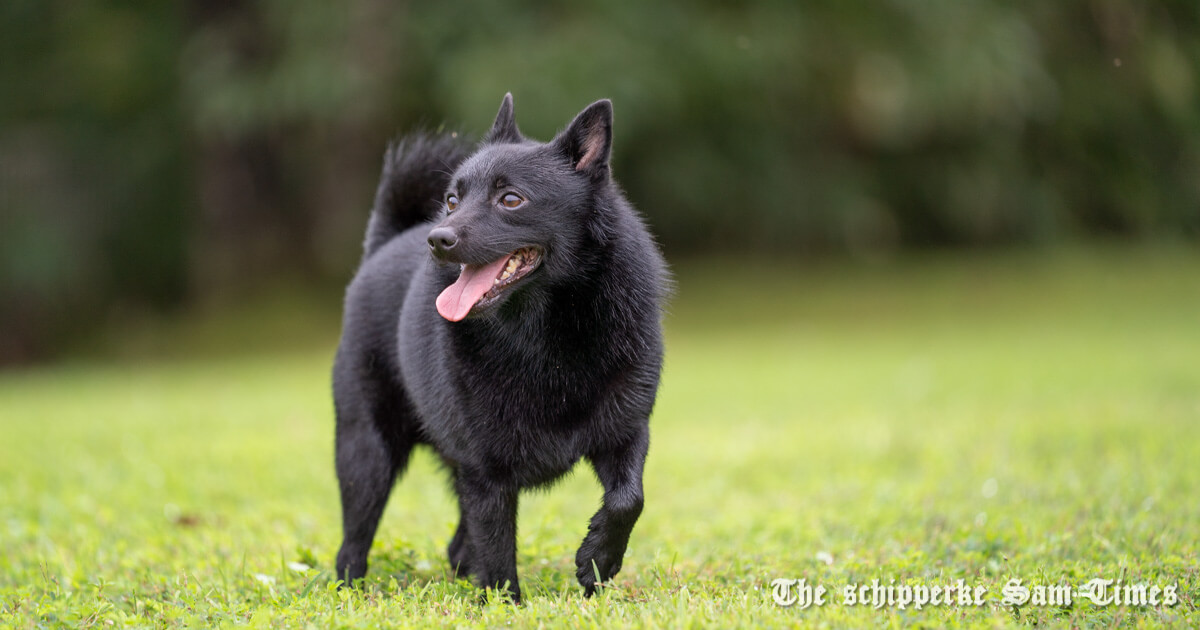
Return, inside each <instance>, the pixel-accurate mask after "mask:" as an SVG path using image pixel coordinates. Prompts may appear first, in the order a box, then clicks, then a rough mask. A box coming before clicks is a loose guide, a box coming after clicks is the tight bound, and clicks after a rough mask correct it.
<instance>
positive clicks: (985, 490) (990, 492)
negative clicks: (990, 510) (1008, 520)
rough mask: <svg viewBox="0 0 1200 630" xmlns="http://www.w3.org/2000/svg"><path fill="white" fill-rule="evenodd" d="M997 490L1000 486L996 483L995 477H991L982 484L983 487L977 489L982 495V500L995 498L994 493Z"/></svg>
mask: <svg viewBox="0 0 1200 630" xmlns="http://www.w3.org/2000/svg"><path fill="white" fill-rule="evenodd" d="M999 489H1000V484H998V483H996V478H995V477H991V478H989V479H988V480H987V481H985V482H983V487H982V488H980V489H979V493H980V494H982V495H983V498H985V499H990V498H992V497H994V496H996V491H997V490H999Z"/></svg>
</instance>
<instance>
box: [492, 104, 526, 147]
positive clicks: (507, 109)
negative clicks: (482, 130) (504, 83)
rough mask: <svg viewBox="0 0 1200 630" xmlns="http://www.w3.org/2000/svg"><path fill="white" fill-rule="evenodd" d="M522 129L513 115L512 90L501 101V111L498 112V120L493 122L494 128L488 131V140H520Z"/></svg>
mask: <svg viewBox="0 0 1200 630" xmlns="http://www.w3.org/2000/svg"><path fill="white" fill-rule="evenodd" d="M522 139H523V138H521V131H520V130H518V129H517V120H516V118H515V117H514V116H513V98H512V92H509V93H507V94H505V95H504V100H503V101H501V102H500V111H499V112H496V122H494V123H492V130H491V131H489V132H488V135H487V141H488V142H520V141H521V140H522Z"/></svg>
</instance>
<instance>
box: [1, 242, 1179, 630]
mask: <svg viewBox="0 0 1200 630" xmlns="http://www.w3.org/2000/svg"><path fill="white" fill-rule="evenodd" d="M678 271H679V295H678V297H677V299H676V300H675V301H674V302H673V304H672V308H671V315H670V318H669V320H668V361H667V367H666V372H665V374H664V382H663V388H662V391H661V395H660V398H659V404H658V407H657V409H656V413H655V415H654V418H653V419H652V431H653V442H652V446H651V453H650V459H649V461H648V467H647V471H646V496H647V508H646V511H645V513H644V515H643V517H642V519H641V521H640V522H639V523H638V526H637V528H636V529H635V531H634V535H633V539H632V541H631V546H630V550H629V555H628V558H627V559H626V561H625V564H624V570H623V571H622V573H621V575H620V576H619V577H618V578H617V580H616V581H615V582H614V583H613V585H612V587H611V588H609V589H608V590H607V591H606V592H605V593H604V594H603V595H602V596H600V597H597V598H595V599H592V600H584V599H583V598H582V596H581V594H580V589H579V587H578V586H577V585H576V584H575V583H574V580H573V574H574V567H573V562H572V559H573V557H574V552H575V549H576V547H577V545H578V543H579V541H580V540H581V538H582V536H583V533H584V528H585V524H586V521H587V519H588V517H589V516H590V515H591V513H592V512H593V511H594V510H595V508H596V507H597V506H598V502H599V498H600V490H599V487H598V485H597V483H596V482H595V480H594V478H593V476H592V474H591V473H590V472H589V471H587V470H586V469H581V470H580V471H579V472H578V473H577V474H575V475H574V476H572V477H570V478H569V479H567V480H566V481H564V482H563V483H561V484H559V485H558V486H557V487H555V488H554V489H552V490H551V491H549V492H547V493H541V494H535V495H529V496H527V497H526V498H524V499H523V502H522V512H521V519H520V534H519V571H520V574H521V578H522V587H523V591H524V594H525V598H526V601H525V604H524V605H522V606H520V607H512V606H508V605H505V604H502V603H489V604H486V605H479V604H478V603H477V592H476V591H475V590H474V589H473V587H471V586H469V585H467V584H466V583H465V582H454V581H453V580H452V579H451V578H450V577H448V575H447V571H446V562H445V560H444V557H443V549H444V547H445V545H446V543H447V541H448V539H449V537H450V534H451V533H452V529H453V526H454V523H455V518H456V515H455V513H454V509H453V503H452V501H451V497H450V494H449V492H448V491H447V488H446V483H445V480H444V479H443V475H442V474H441V473H440V472H439V471H438V470H437V468H436V466H435V465H434V463H433V458H432V457H431V456H429V455H428V454H427V453H421V454H420V455H418V456H417V457H416V459H415V461H414V463H413V465H412V467H411V469H410V471H409V473H408V475H407V476H406V478H405V479H404V480H403V481H402V482H401V483H400V484H399V485H398V486H397V488H396V491H395V493H394V494H393V496H392V500H391V503H390V505H389V508H388V511H387V514H386V515H385V516H384V520H383V523H382V525H381V528H380V532H379V536H378V538H377V540H376V546H375V549H374V551H373V552H372V566H371V571H370V574H369V577H368V580H367V584H366V588H365V589H364V590H363V591H362V592H349V591H341V592H339V591H337V590H336V588H335V587H334V585H333V583H332V582H331V573H332V571H331V566H330V565H331V562H332V558H333V555H334V553H335V551H336V548H337V544H338V542H339V535H340V531H339V524H338V502H337V493H336V486H335V479H334V474H333V470H332V452H331V446H332V444H331V442H332V426H333V420H332V412H331V403H330V399H329V394H328V388H327V385H326V382H327V372H328V368H329V360H330V355H331V352H332V343H333V342H334V337H335V336H336V331H335V330H323V329H322V328H320V327H312V328H313V329H316V330H318V331H321V330H323V332H318V336H317V337H316V338H315V341H313V340H312V339H311V338H309V341H307V342H302V345H301V348H300V349H297V350H295V351H293V352H290V353H278V352H276V353H273V354H270V355H268V356H255V355H254V354H253V353H250V352H245V353H242V356H240V357H229V358H219V357H203V358H192V359H184V358H175V359H158V360H155V361H153V362H146V361H143V362H140V363H134V362H130V361H128V360H126V361H123V362H120V363H110V364H102V363H96V362H89V363H87V364H83V365H66V366H61V367H54V368H45V369H39V370H35V371H29V372H16V373H11V372H10V373H7V374H3V375H0V415H2V418H0V430H2V433H0V626H13V627H17V628H33V627H55V626H65V627H99V628H107V627H114V626H115V627H133V626H149V627H207V626H232V625H243V624H245V625H250V626H254V627H260V626H261V627H281V628H295V627H305V626H308V627H314V628H326V627H374V626H379V625H385V626H390V627H407V626H418V627H419V626H441V625H457V626H468V627H472V626H478V627H501V626H503V627H530V626H539V625H540V626H547V627H578V626H582V627H597V628H608V627H614V626H621V625H631V626H668V627H701V626H712V627H735V626H747V627H749V626H774V627H779V626H792V625H801V624H802V625H827V626H834V627H841V626H909V625H915V626H924V627H939V626H946V625H963V626H1008V625H1020V624H1028V625H1039V626H1047V625H1048V626H1094V627H1109V626H1125V625H1143V626H1157V625H1170V626H1178V627H1183V626H1193V627H1195V626H1196V625H1197V624H1200V614H1198V613H1197V610H1196V605H1197V601H1198V600H1200V597H1198V596H1200V576H1198V562H1197V536H1198V534H1200V501H1198V500H1197V496H1198V495H1200V255H1197V254H1196V253H1195V252H1187V251H1181V250H1167V251H1146V250H1134V251H1128V250H1118V249H1114V250H1108V249H1105V250H1088V251H1083V252H1068V253H1052V254H1021V255H994V256H988V257H986V258H982V259H965V258H960V257H951V256H937V257H931V258H927V259H921V260H908V261H904V262H901V263H899V264H896V265H892V266H889V267H870V266H867V267H863V266H856V265H848V264H825V265H820V266H815V267H813V266H804V265H796V264H787V265H782V266H781V265H777V264H768V263H745V262H742V261H733V260H729V261H725V262H724V263H722V264H718V263H713V262H710V263H704V264H692V265H681V267H680V269H679V270H678ZM334 302H335V303H334V304H333V305H331V306H332V307H333V308H336V306H337V304H336V300H335V301H334ZM270 310H272V312H275V311H280V310H283V311H286V310H287V309H276V308H274V307H272V308H271V309H270ZM313 317H314V321H319V322H325V321H328V317H327V314H324V313H322V314H317V315H314V316H313ZM235 324H236V318H235V319H234V320H232V321H230V325H235ZM247 326H251V324H247ZM252 326H253V327H254V329H255V330H260V329H261V330H264V331H268V330H269V329H270V328H271V327H269V326H263V325H262V324H261V323H257V324H253V325H252ZM280 329H281V330H287V331H293V332H298V331H305V330H307V329H306V328H305V327H304V326H303V325H294V326H281V327H280ZM176 332H177V333H178V334H179V335H180V336H184V337H186V334H184V333H182V332H179V331H176ZM204 334H209V333H201V335H202V336H203V335H204ZM263 334H265V335H269V334H270V333H269V332H264V333H263ZM306 338H307V337H306ZM184 345H185V346H188V347H191V346H193V345H195V344H191V343H185V344H184ZM275 345H277V344H275ZM273 347H274V346H273ZM303 347H309V348H313V349H312V350H303V349H302V348H303ZM251 349H252V348H251ZM304 565H306V566H309V567H311V568H305V566H304ZM778 577H787V578H801V577H804V578H807V579H808V580H809V581H810V582H818V583H820V584H823V585H825V586H826V587H827V588H829V589H830V590H831V591H834V597H833V600H834V601H833V602H832V603H830V604H827V605H826V606H824V607H821V608H809V609H807V610H800V609H798V608H780V607H777V606H776V605H775V604H774V603H773V602H772V599H771V596H770V586H769V584H770V581H771V580H772V579H774V578H778ZM1093 577H1107V578H1112V579H1117V578H1120V579H1122V580H1124V582H1126V583H1130V582H1132V583H1137V582H1146V583H1151V584H1159V585H1168V584H1176V585H1177V588H1178V593H1179V597H1180V601H1179V603H1178V604H1176V605H1175V606H1173V607H1169V608H1168V607H1162V606H1147V607H1121V606H1114V607H1099V606H1095V605H1093V604H1091V603H1090V602H1087V601H1082V602H1076V603H1075V604H1074V605H1073V606H1070V607H1061V606H1024V607H1021V608H1019V609H1015V610H1014V609H1012V608H1011V607H1005V606H1000V605H999V604H998V603H997V601H996V600H997V599H998V595H999V592H1000V589H1001V587H1002V586H1003V585H1004V583H1005V582H1006V581H1007V580H1008V579H1010V578H1020V579H1022V580H1024V581H1025V583H1027V584H1028V583H1040V584H1058V583H1070V584H1079V583H1082V582H1085V581H1087V580H1089V579H1091V578H1093ZM872 579H880V580H882V582H883V583H884V584H888V583H890V582H891V581H892V580H895V583H897V584H902V583H908V584H925V585H930V586H932V585H936V584H942V583H946V582H952V581H955V580H958V579H963V580H966V581H967V582H968V583H970V584H972V585H982V586H985V587H988V589H989V596H988V597H989V603H987V604H986V605H984V606H981V607H965V608H958V607H928V608H925V609H923V610H920V611H917V610H913V609H911V608H910V609H907V610H897V609H895V608H884V609H881V610H876V609H872V608H870V607H850V606H844V605H842V604H841V603H840V590H841V589H842V588H843V587H844V586H845V585H846V584H850V583H867V582H870V580H872Z"/></svg>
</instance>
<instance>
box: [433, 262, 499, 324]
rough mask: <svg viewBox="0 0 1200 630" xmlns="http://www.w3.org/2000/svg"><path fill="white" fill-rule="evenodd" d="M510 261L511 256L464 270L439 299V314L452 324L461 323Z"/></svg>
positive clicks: (468, 266) (470, 266) (467, 267)
mask: <svg viewBox="0 0 1200 630" xmlns="http://www.w3.org/2000/svg"><path fill="white" fill-rule="evenodd" d="M508 259H509V256H504V257H502V258H500V259H499V260H496V261H495V262H490V263H488V264H486V265H483V266H479V265H467V266H466V267H465V268H463V270H462V273H461V274H460V275H459V276H458V280H455V281H454V284H452V285H450V286H448V287H446V290H445V291H442V293H441V295H439V296H438V297H437V310H438V313H440V314H441V316H442V317H445V318H446V319H448V320H450V321H452V322H457V321H461V320H462V318H464V317H466V316H467V313H470V312H471V308H472V307H473V306H475V303H476V302H478V301H479V298H481V297H483V294H484V293H487V292H488V289H490V288H492V282H493V281H495V279H496V277H497V276H499V275H500V270H501V269H504V265H506V264H508Z"/></svg>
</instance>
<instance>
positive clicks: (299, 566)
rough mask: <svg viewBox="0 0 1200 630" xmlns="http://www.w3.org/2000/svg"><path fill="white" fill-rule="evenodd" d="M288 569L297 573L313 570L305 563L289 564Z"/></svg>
mask: <svg viewBox="0 0 1200 630" xmlns="http://www.w3.org/2000/svg"><path fill="white" fill-rule="evenodd" d="M287 567H288V568H289V569H291V570H293V571H295V572H296V573H305V572H307V571H308V570H309V569H311V568H312V567H310V566H308V565H307V564H304V563H303V562H289V563H288V564H287Z"/></svg>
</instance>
